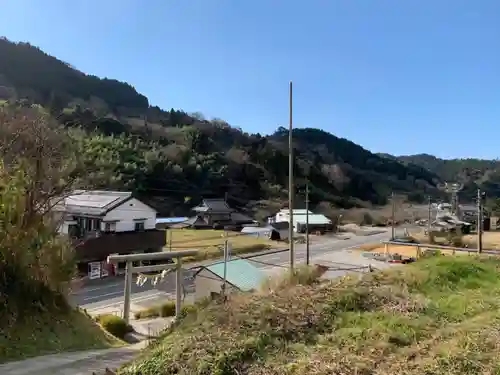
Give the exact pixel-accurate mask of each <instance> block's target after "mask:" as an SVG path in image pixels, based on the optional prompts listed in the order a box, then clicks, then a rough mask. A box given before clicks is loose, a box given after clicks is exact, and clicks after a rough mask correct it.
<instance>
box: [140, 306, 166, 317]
mask: <svg viewBox="0 0 500 375" xmlns="http://www.w3.org/2000/svg"><path fill="white" fill-rule="evenodd" d="M158 316H160V309H159V307H150V308H149V309H145V310H141V311H137V312H136V313H134V317H135V318H136V319H147V318H156V317H158Z"/></svg>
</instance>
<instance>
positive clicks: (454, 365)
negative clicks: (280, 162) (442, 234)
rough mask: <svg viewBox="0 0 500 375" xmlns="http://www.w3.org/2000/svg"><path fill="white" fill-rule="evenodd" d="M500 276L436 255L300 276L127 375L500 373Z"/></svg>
mask: <svg viewBox="0 0 500 375" xmlns="http://www.w3.org/2000/svg"><path fill="white" fill-rule="evenodd" d="M499 271H500V260H497V259H492V258H476V257H456V258H452V257H432V258H428V259H425V260H422V261H419V262H417V263H414V264H412V265H408V266H404V267H401V268H398V269H393V270H390V271H386V272H383V273H374V274H369V275H366V276H365V277H364V278H362V279H361V280H360V279H358V278H354V277H353V278H349V277H346V278H343V279H339V280H335V281H331V282H322V283H318V282H314V281H313V280H312V279H311V278H310V277H309V276H307V277H294V278H292V279H287V280H285V282H281V283H276V285H267V287H266V291H261V292H258V293H254V294H242V295H237V296H232V297H231V299H230V301H229V302H228V303H227V304H225V305H217V304H210V305H208V306H207V307H206V308H204V309H202V310H199V311H198V313H197V314H195V315H192V316H191V317H188V318H186V319H185V320H184V321H183V322H182V323H181V324H180V325H179V326H178V327H176V328H175V329H174V330H173V331H172V332H170V333H169V334H168V335H165V336H164V337H163V338H162V339H161V340H160V341H159V342H158V343H156V344H155V345H154V346H152V347H151V348H150V349H148V350H147V351H146V352H145V353H144V354H143V355H142V357H140V358H139V359H137V360H136V361H135V362H133V363H132V364H129V365H127V366H125V367H124V368H123V369H121V374H135V375H138V374H139V373H141V374H142V375H153V374H154V375H162V374H165V375H166V374H174V373H175V374H179V375H182V374H186V375H187V374H190V375H195V374H204V375H205V374H206V375H208V374H213V375H233V374H234V375H236V374H247V375H250V374H252V375H257V374H258V375H266V374H277V375H280V374H281V375H294V374H296V375H302V374H308V375H327V374H357V375H369V374H370V375H389V374H400V375H407V374H422V375H424V374H425V375H443V374H449V375H451V374H453V375H456V374H470V375H473V374H474V375H476V374H500V350H499V349H500V278H499ZM297 282H302V283H304V284H307V285H297V284H296V283H297ZM293 284H295V285H293Z"/></svg>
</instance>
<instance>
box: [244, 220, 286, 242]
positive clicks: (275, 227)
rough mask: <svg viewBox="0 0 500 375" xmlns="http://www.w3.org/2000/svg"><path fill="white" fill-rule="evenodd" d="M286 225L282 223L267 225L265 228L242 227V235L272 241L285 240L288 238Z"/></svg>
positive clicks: (284, 222)
mask: <svg viewBox="0 0 500 375" xmlns="http://www.w3.org/2000/svg"><path fill="white" fill-rule="evenodd" d="M288 227H289V225H288V223H287V222H286V221H282V222H279V223H274V224H269V225H267V226H266V227H248V226H247V227H243V229H242V230H241V233H242V234H246V235H248V236H254V237H261V238H266V239H270V240H274V241H278V240H286V239H287V238H288Z"/></svg>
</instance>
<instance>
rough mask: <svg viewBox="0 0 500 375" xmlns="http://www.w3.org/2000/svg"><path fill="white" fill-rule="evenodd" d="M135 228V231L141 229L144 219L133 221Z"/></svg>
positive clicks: (142, 228)
mask: <svg viewBox="0 0 500 375" xmlns="http://www.w3.org/2000/svg"><path fill="white" fill-rule="evenodd" d="M135 230H136V231H143V230H144V221H138V222H136V223H135Z"/></svg>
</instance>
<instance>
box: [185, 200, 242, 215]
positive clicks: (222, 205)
mask: <svg viewBox="0 0 500 375" xmlns="http://www.w3.org/2000/svg"><path fill="white" fill-rule="evenodd" d="M193 211H196V212H211V211H214V212H233V209H232V208H231V207H229V206H228V204H227V203H226V201H225V200H224V199H203V202H202V203H201V204H200V205H199V206H196V207H194V208H193Z"/></svg>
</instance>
